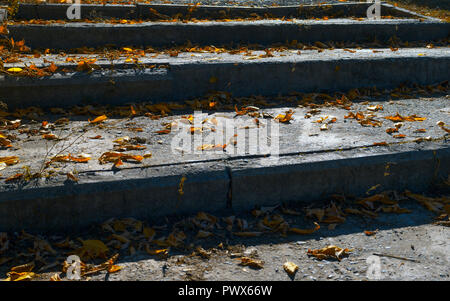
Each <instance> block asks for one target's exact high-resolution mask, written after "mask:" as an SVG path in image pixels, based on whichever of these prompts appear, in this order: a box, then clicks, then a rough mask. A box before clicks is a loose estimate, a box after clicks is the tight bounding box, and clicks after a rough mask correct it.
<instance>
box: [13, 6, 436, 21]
mask: <svg viewBox="0 0 450 301" xmlns="http://www.w3.org/2000/svg"><path fill="white" fill-rule="evenodd" d="M71 5H72V4H53V3H41V4H28V3H20V4H19V8H18V11H17V13H16V14H15V15H14V18H15V19H17V20H67V19H68V17H67V10H68V9H69V7H70V6H71ZM371 5H372V3H365V2H354V3H352V2H349V3H333V4H322V5H317V4H315V5H311V4H310V3H308V4H300V5H291V6H264V7H263V6H217V5H214V6H212V5H196V4H190V5H187V4H147V3H136V4H132V5H130V4H128V5H115V4H106V5H99V4H80V5H79V7H80V19H84V20H101V19H110V18H113V19H121V20H122V19H127V20H139V19H144V20H173V19H180V20H184V19H235V18H258V17H259V18H286V19H288V18H297V19H309V18H323V17H328V18H330V19H331V18H338V17H339V18H350V17H355V18H366V17H367V9H368V8H369V7H370V6H371ZM381 11H382V15H383V16H390V17H403V18H405V17H407V18H422V19H430V18H429V17H426V16H422V15H418V14H416V13H414V12H411V11H407V10H404V9H401V8H398V7H394V6H392V5H389V4H386V3H383V4H382V7H381Z"/></svg>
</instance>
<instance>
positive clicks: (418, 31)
mask: <svg viewBox="0 0 450 301" xmlns="http://www.w3.org/2000/svg"><path fill="white" fill-rule="evenodd" d="M8 29H9V32H10V36H11V37H12V38H13V39H14V40H15V41H20V40H25V42H26V45H28V46H29V47H31V48H38V49H47V48H50V49H64V50H70V49H74V48H81V47H104V46H107V45H114V46H116V47H122V46H139V47H146V46H152V47H167V46H174V45H184V44H186V43H187V42H188V41H190V42H191V43H193V44H198V45H215V46H220V45H230V44H234V45H236V44H243V43H244V44H261V45H271V44H275V43H285V42H286V41H292V40H297V41H299V42H302V43H310V42H316V41H322V42H326V41H334V42H346V41H353V42H358V43H359V42H361V43H366V42H373V41H379V42H382V43H388V41H389V40H390V39H392V38H397V39H400V40H401V41H408V42H414V41H434V40H440V39H447V38H448V37H449V34H450V23H444V22H439V21H429V20H425V21H420V20H417V19H392V20H391V19H382V20H362V21H358V20H352V19H331V20H326V21H325V20H321V21H311V20H292V21H282V20H256V21H251V22H250V21H233V22H220V21H207V22H199V23H194V22H188V23H183V22H142V23H138V24H112V23H84V22H75V23H64V24H60V23H51V24H20V23H17V24H13V25H9V26H8Z"/></svg>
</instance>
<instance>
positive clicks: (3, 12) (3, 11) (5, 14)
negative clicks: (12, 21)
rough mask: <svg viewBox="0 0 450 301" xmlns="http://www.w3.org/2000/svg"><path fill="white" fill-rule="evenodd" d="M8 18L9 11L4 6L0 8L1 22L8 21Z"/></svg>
mask: <svg viewBox="0 0 450 301" xmlns="http://www.w3.org/2000/svg"><path fill="white" fill-rule="evenodd" d="M7 19H8V11H7V10H6V9H4V8H0V22H3V21H6V20H7Z"/></svg>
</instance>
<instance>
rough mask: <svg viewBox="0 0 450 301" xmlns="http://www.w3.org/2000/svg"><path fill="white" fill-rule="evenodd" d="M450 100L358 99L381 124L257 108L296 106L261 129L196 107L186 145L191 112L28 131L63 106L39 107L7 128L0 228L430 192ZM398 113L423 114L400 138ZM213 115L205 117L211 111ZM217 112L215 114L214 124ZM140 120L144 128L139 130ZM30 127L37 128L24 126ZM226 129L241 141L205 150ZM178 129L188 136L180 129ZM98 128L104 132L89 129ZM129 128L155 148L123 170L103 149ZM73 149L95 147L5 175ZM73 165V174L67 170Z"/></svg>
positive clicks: (357, 106)
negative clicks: (44, 133) (51, 137)
mask: <svg viewBox="0 0 450 301" xmlns="http://www.w3.org/2000/svg"><path fill="white" fill-rule="evenodd" d="M258 100H259V101H261V99H260V98H259V99H258V98H255V102H257V101H258ZM266 101H267V102H273V101H274V100H273V99H272V100H271V99H270V98H269V99H266ZM448 101H449V99H448V97H447V98H445V97H435V98H427V99H422V98H416V99H399V100H396V101H392V102H384V101H382V100H372V101H367V102H362V101H361V100H359V101H356V100H355V101H354V102H353V104H352V105H351V109H350V111H351V112H355V113H356V112H363V114H364V115H368V114H371V118H372V120H376V121H377V122H379V123H380V125H379V126H376V127H373V126H362V124H360V123H359V122H357V120H355V119H349V118H345V116H348V114H349V110H348V109H345V108H343V107H339V106H317V105H316V106H315V108H316V113H315V115H314V116H312V117H310V118H305V116H307V114H308V112H310V111H311V107H294V108H292V107H278V108H264V109H259V110H258V112H259V113H261V114H262V113H266V114H270V115H272V116H277V115H278V114H280V113H281V114H283V113H284V112H285V111H286V110H289V109H293V115H292V118H293V119H292V120H291V121H290V123H289V124H287V123H286V124H285V123H277V122H275V121H274V120H273V119H270V118H269V119H265V118H260V119H259V121H260V123H259V127H256V126H255V122H254V117H250V116H247V115H242V116H237V117H236V116H235V113H233V112H229V111H228V112H227V111H217V112H210V113H211V114H209V115H207V114H205V113H204V115H203V116H199V115H198V114H197V115H195V117H194V120H193V125H194V126H196V124H200V125H199V126H200V127H203V132H202V133H199V132H196V133H195V134H194V135H195V136H194V137H197V138H198V139H199V140H198V141H197V142H195V141H194V144H193V145H192V144H189V143H188V141H191V134H189V133H188V132H186V133H184V130H186V129H188V128H189V127H190V126H191V124H190V123H189V122H188V123H187V124H186V121H187V119H185V118H183V117H182V114H181V113H176V112H175V113H174V114H173V115H171V116H167V117H162V118H160V119H157V120H156V119H151V118H148V117H146V116H137V117H135V118H133V119H132V120H130V119H129V118H114V117H110V119H107V120H106V121H104V122H103V123H101V125H93V124H90V123H89V122H88V121H87V120H86V119H87V117H86V116H79V115H70V114H65V115H63V116H68V117H69V118H70V120H71V121H70V123H69V124H65V125H56V128H54V129H53V130H51V132H52V133H54V134H57V135H58V136H60V137H61V138H64V139H63V140H61V141H48V140H45V139H43V138H42V137H41V134H37V135H33V134H31V135H30V134H27V133H31V132H30V131H32V130H34V129H35V130H38V131H39V129H40V127H41V122H40V121H41V120H46V121H49V122H50V124H51V123H53V122H55V120H56V119H59V118H60V117H61V115H43V116H40V117H38V120H39V122H29V121H26V119H24V120H22V123H23V125H22V126H21V127H19V128H17V129H12V130H10V131H9V132H8V134H11V135H15V136H16V138H15V140H14V141H13V142H12V144H13V148H12V149H11V148H10V149H9V150H0V157H4V156H13V155H14V156H18V157H19V159H20V163H18V164H16V165H11V166H8V167H7V168H6V169H4V170H2V179H1V180H0V192H1V193H0V231H19V230H22V229H25V230H27V229H32V230H34V231H45V230H50V229H52V230H56V229H61V230H62V229H71V230H75V229H79V228H83V227H86V226H89V225H90V224H92V223H96V222H103V221H104V220H107V219H109V218H111V217H116V218H120V217H135V218H139V219H151V218H156V217H159V216H166V215H174V214H192V213H196V212H198V211H208V212H217V211H221V210H224V209H227V210H234V211H235V212H239V211H242V210H248V209H251V208H253V207H254V206H269V205H270V206H271V205H276V204H280V203H281V202H299V201H302V202H305V204H307V202H309V201H315V200H322V199H326V198H328V197H330V196H331V195H333V194H341V195H345V196H368V195H371V194H375V193H379V192H380V191H385V190H390V189H394V190H397V191H402V190H404V189H408V190H411V191H414V192H423V191H425V190H427V189H430V187H433V186H432V185H433V184H436V183H437V182H438V181H440V180H442V179H447V178H448V176H449V172H450V145H449V142H448V137H449V136H448V133H447V132H446V131H445V130H444V127H442V126H438V125H437V123H438V122H439V121H446V122H447V123H448V120H449V118H448V117H449V114H450V111H449V107H448ZM376 105H382V106H383V109H382V110H379V111H374V110H372V109H370V110H369V107H372V106H376ZM86 108H87V110H88V111H91V112H97V113H96V114H99V113H101V112H102V111H103V110H106V111H105V112H106V113H107V114H108V115H109V112H112V111H111V108H110V109H106V108H100V107H92V106H91V107H86ZM136 108H137V107H136ZM318 108H319V109H320V111H317V109H318ZM108 110H109V111H108ZM68 112H75V111H71V110H68ZM397 112H399V113H400V115H402V116H416V117H421V118H425V119H424V120H423V119H420V120H423V121H414V122H409V121H405V122H403V123H404V125H403V126H402V127H401V128H400V129H399V133H400V134H403V135H405V136H404V138H395V137H394V136H393V135H389V134H387V133H386V129H388V128H391V127H394V122H392V121H390V120H387V119H385V118H384V117H386V116H393V115H395V114H396V113H397ZM191 113H192V112H191ZM73 114H75V113H73ZM92 114H94V113H92ZM413 114H415V115H413ZM110 116H111V115H110ZM326 116H328V117H329V118H328V119H331V118H332V117H333V118H336V120H335V121H334V122H333V123H330V124H328V130H326V131H324V130H321V127H322V126H323V124H322V123H318V122H317V120H319V119H321V118H322V119H323V118H325V117H326ZM8 118H10V119H11V118H17V116H11V117H8ZM206 118H208V120H210V121H205V119H206ZM214 118H215V119H216V120H218V122H217V123H214V122H212V120H213V119H214ZM328 119H325V120H328ZM183 120H184V122H182V121H183ZM167 122H171V123H177V124H178V125H180V127H179V128H178V129H177V130H176V129H175V128H172V132H171V133H169V134H166V135H158V134H156V133H155V132H156V131H158V130H160V129H161V128H162V125H161V124H164V123H167ZM222 122H225V123H222ZM227 122H232V126H231V128H230V127H228V126H224V125H225V124H226V123H227ZM182 124H185V125H186V126H187V127H182V126H181V125H182ZM447 126H448V125H447ZM135 127H139V128H141V129H142V131H139V132H136V131H133V130H132V128H135ZM26 128H28V129H29V130H30V131H28V132H24V131H22V132H21V130H24V129H26ZM50 128H51V127H50ZM213 128H214V130H213ZM269 128H270V131H268V129H269ZM230 129H231V133H230V132H229V131H230ZM418 129H421V130H420V131H418ZM252 131H253V134H254V131H262V132H258V134H262V133H264V132H265V133H267V136H264V137H265V139H267V140H264V139H262V140H252V139H253V138H254V137H253V136H252V134H251V133H252ZM424 131H425V132H424ZM220 132H224V133H223V136H222V139H224V140H225V143H228V140H227V137H235V136H234V135H233V134H234V133H237V134H236V135H237V138H236V139H237V140H236V141H237V143H236V144H231V143H229V145H228V146H227V147H226V149H225V151H224V150H219V151H211V150H209V151H198V148H197V147H196V146H197V145H200V146H201V145H204V144H209V143H214V144H217V143H222V141H220V140H216V139H220V137H219V136H220V135H219V136H217V137H219V138H216V136H214V135H215V134H217V133H220ZM183 133H184V134H186V135H187V136H186V135H184V136H180V135H183ZM211 135H212V136H213V137H214V142H213V141H211ZM94 136H101V138H100V139H92V137H94ZM124 136H130V137H134V136H136V137H138V138H139V139H140V141H141V142H140V144H141V145H143V146H145V147H146V149H145V150H135V151H129V152H126V153H128V154H134V155H142V156H143V155H144V154H146V153H147V154H148V153H149V152H151V153H152V157H151V158H146V159H144V160H142V161H140V162H139V163H133V162H125V161H124V165H122V166H120V167H117V168H113V163H107V164H100V163H101V162H99V160H98V158H100V157H101V155H102V154H103V153H104V152H107V151H111V150H112V149H113V140H115V139H117V138H118V137H124ZM177 137H178V138H180V137H185V139H188V140H185V141H184V142H185V143H186V144H180V143H177V142H175V143H174V141H178V140H176V139H177ZM186 137H188V138H186ZM224 137H225V138H224ZM251 137H252V138H251ZM197 138H194V139H197ZM263 140H264V141H263ZM269 141H270V142H269ZM275 141H279V148H278V151H276V150H274V148H273V146H276V143H275ZM264 143H269V144H270V147H269V150H267V149H266V150H264V149H263V148H261V147H263V144H264ZM255 145H258V147H259V151H258V149H256V148H254V147H255ZM195 150H197V151H195ZM67 153H70V154H72V156H78V155H80V154H82V153H85V154H89V156H90V157H91V160H89V161H88V162H87V163H75V162H59V163H57V162H54V163H52V164H50V165H49V166H48V167H47V168H46V169H44V171H43V173H42V175H43V177H42V178H34V179H28V180H25V179H24V178H22V179H21V180H16V181H6V180H5V179H6V178H8V177H11V176H14V175H16V174H18V173H24V172H25V171H24V169H23V166H26V167H27V170H29V172H30V174H33V173H35V172H37V171H39V170H40V168H41V167H42V166H43V164H44V165H45V162H48V161H49V160H50V158H52V157H53V156H55V155H58V154H59V155H66V154H67ZM68 172H71V173H73V174H74V175H75V176H76V177H77V178H78V182H74V181H72V180H69V179H68V178H67V173H68Z"/></svg>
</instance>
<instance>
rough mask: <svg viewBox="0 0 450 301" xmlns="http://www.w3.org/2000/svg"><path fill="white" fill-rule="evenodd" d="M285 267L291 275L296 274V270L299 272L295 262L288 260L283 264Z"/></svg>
mask: <svg viewBox="0 0 450 301" xmlns="http://www.w3.org/2000/svg"><path fill="white" fill-rule="evenodd" d="M283 269H284V270H285V271H286V273H288V274H289V275H291V276H292V275H294V274H295V272H297V270H298V265H296V264H295V263H293V262H290V261H288V262H285V263H284V264H283Z"/></svg>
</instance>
